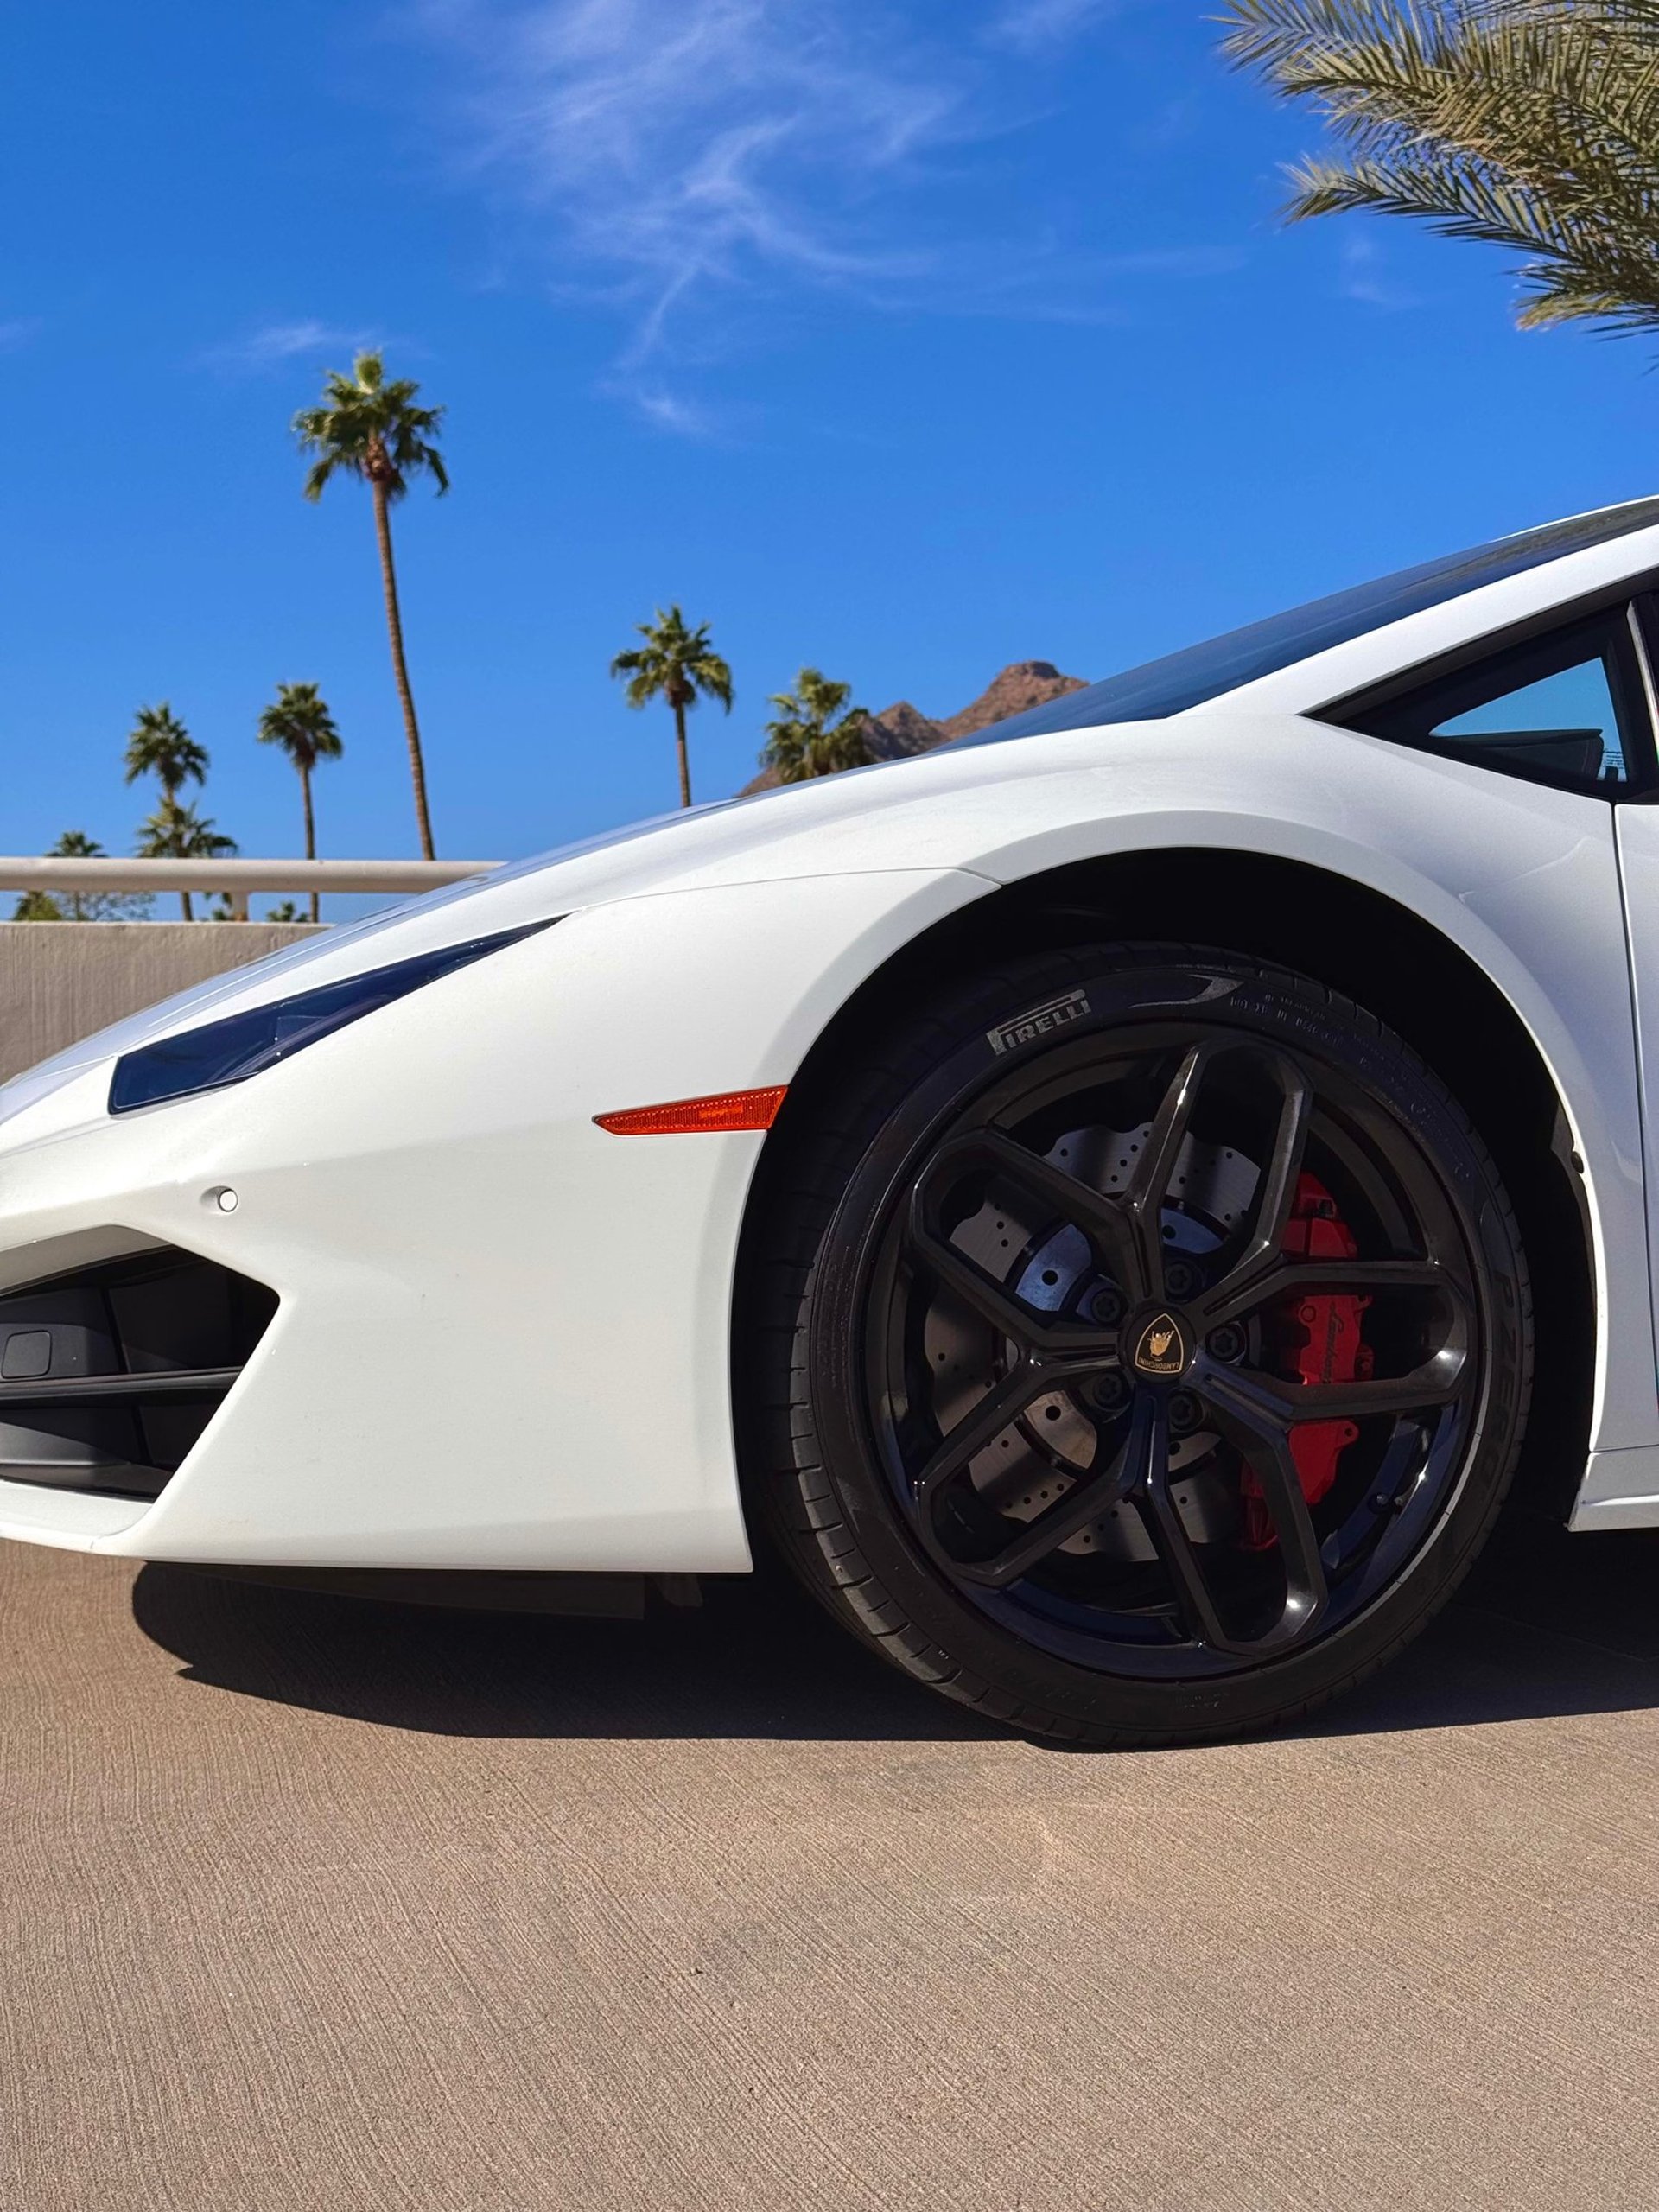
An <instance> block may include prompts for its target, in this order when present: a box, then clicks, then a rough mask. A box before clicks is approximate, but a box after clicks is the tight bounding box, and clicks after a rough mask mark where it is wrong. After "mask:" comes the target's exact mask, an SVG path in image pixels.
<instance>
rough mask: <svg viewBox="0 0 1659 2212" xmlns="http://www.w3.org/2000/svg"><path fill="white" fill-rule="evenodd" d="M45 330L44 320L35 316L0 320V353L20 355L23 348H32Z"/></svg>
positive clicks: (18, 316) (10, 317) (15, 316)
mask: <svg viewBox="0 0 1659 2212" xmlns="http://www.w3.org/2000/svg"><path fill="white" fill-rule="evenodd" d="M45 328H46V323H45V321H44V320H43V319H42V317H41V316H40V315H9V316H5V317H3V318H0V353H21V352H22V349H23V347H24V346H32V345H33V344H34V342H35V340H36V339H37V338H38V337H39V336H40V334H41V332H42V331H43V330H44V329H45Z"/></svg>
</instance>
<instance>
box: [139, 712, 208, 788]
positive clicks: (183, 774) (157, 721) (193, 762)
mask: <svg viewBox="0 0 1659 2212" xmlns="http://www.w3.org/2000/svg"><path fill="white" fill-rule="evenodd" d="M125 767H126V779H127V781H128V782H129V783H130V784H136V783H137V780H138V779H139V777H140V776H154V777H155V779H156V782H157V783H158V784H160V785H161V787H162V799H163V800H164V801H171V800H174V799H176V798H177V797H178V795H179V793H180V792H181V791H182V790H183V789H184V786H185V785H187V784H189V783H196V784H200V783H205V782H206V781H207V751H206V749H205V748H204V747H201V746H200V745H198V744H197V743H196V741H195V739H194V737H192V736H191V734H190V733H189V731H188V729H186V728H185V726H184V724H183V723H182V722H181V721H180V720H179V718H178V716H177V715H175V713H174V711H173V709H172V708H171V707H170V706H169V705H168V702H167V701H166V700H165V699H163V700H162V703H161V705H160V706H159V707H140V708H139V709H138V712H137V715H135V716H134V718H133V725H132V729H131V731H130V734H129V735H128V738H127V751H126V760H125Z"/></svg>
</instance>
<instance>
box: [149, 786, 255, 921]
mask: <svg viewBox="0 0 1659 2212" xmlns="http://www.w3.org/2000/svg"><path fill="white" fill-rule="evenodd" d="M134 850H135V851H136V852H137V855H138V857H139V859H140V860H144V861H218V860H224V859H226V858H227V857H228V856H229V855H231V854H232V853H233V852H234V851H235V850H236V840H235V838H234V837H223V836H220V835H219V831H218V830H217V829H215V828H214V827H213V823H211V822H209V821H207V819H206V818H205V817H203V816H201V815H200V814H198V813H197V812H196V810H195V809H194V806H181V805H180V804H179V803H178V801H177V800H176V799H175V798H164V799H163V800H162V803H161V804H160V805H159V806H158V807H157V808H156V811H155V813H154V814H152V815H151V816H150V817H149V820H148V821H147V822H144V823H141V824H140V825H139V829H138V842H137V845H136V846H135V847H134ZM179 903H180V905H181V906H182V908H183V910H184V918H185V920H186V921H187V922H190V921H194V919H195V916H194V913H193V912H191V907H190V893H188V891H181V892H180V893H179Z"/></svg>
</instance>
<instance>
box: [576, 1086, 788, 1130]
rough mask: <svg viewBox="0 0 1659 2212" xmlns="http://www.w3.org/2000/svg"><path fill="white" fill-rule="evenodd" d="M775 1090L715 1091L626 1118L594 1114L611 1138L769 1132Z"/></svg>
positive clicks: (638, 1109)
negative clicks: (715, 1131) (724, 1131)
mask: <svg viewBox="0 0 1659 2212" xmlns="http://www.w3.org/2000/svg"><path fill="white" fill-rule="evenodd" d="M785 1087H786V1086H785V1085H784V1084H779V1086H778V1088H777V1089H776V1090H717V1091H716V1092H715V1094H714V1096H712V1097H711V1098H677V1099H676V1100H674V1101H673V1103H671V1104H670V1105H667V1106H635V1107H632V1108H631V1109H629V1111H628V1112H626V1114H595V1115H594V1120H595V1121H596V1122H598V1123H599V1126H600V1128H601V1129H608V1130H609V1131H610V1133H611V1135H613V1137H665V1136H676V1135H679V1136H688V1135H696V1134H698V1133H699V1132H701V1131H703V1130H709V1129H769V1128H771V1127H772V1123H773V1122H775V1121H776V1120H777V1118H778V1109H779V1107H780V1106H781V1105H782V1104H783V1103H784V1093H785Z"/></svg>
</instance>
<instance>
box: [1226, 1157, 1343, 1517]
mask: <svg viewBox="0 0 1659 2212" xmlns="http://www.w3.org/2000/svg"><path fill="white" fill-rule="evenodd" d="M1282 1249H1283V1252H1284V1255H1285V1257H1286V1258H1287V1260H1355V1259H1357V1258H1358V1256H1359V1246H1358V1244H1357V1243H1356V1242H1355V1240H1354V1234H1353V1231H1352V1230H1351V1229H1350V1228H1349V1226H1348V1224H1347V1223H1346V1222H1345V1221H1344V1219H1343V1217H1342V1216H1341V1214H1340V1213H1338V1211H1337V1202H1336V1200H1335V1199H1334V1198H1332V1195H1331V1193H1330V1192H1329V1191H1327V1190H1326V1189H1325V1185H1324V1184H1323V1183H1321V1182H1320V1180H1319V1177H1318V1176H1317V1175H1302V1176H1299V1177H1298V1178H1297V1182H1296V1203H1295V1205H1294V1206H1293V1207H1292V1209H1291V1214H1290V1219H1289V1221H1288V1223H1287V1224H1286V1228H1285V1241H1284V1244H1283V1247H1282ZM1370 1302H1371V1301H1370V1299H1369V1298H1361V1297H1358V1296H1355V1295H1348V1296H1339V1297H1338V1296H1332V1297H1319V1296H1314V1297H1310V1298H1300V1299H1298V1300H1297V1301H1296V1303H1295V1304H1294V1306H1281V1307H1279V1308H1278V1309H1277V1310H1276V1311H1274V1312H1273V1313H1268V1314H1264V1315H1263V1317H1262V1328H1263V1333H1264V1335H1265V1337H1266V1338H1267V1342H1266V1344H1265V1345H1264V1347H1263V1349H1264V1351H1266V1353H1267V1355H1268V1358H1269V1359H1271V1360H1272V1361H1273V1362H1274V1364H1275V1365H1276V1366H1278V1367H1279V1368H1280V1369H1281V1371H1282V1372H1283V1373H1284V1374H1286V1375H1287V1376H1293V1377H1294V1378H1295V1379H1297V1380H1299V1381H1300V1382H1303V1383H1353V1382H1363V1381H1365V1380H1367V1379H1369V1377H1370V1374H1371V1370H1372V1367H1373V1365H1374V1358H1373V1355H1372V1352H1371V1348H1370V1345H1369V1344H1363V1343H1362V1342H1361V1341H1360V1325H1361V1321H1362V1319H1363V1315H1364V1312H1365V1309H1366V1307H1367V1306H1369V1305H1370ZM1358 1434H1359V1431H1358V1430H1357V1428H1356V1427H1355V1426H1354V1424H1353V1422H1352V1421H1300V1422H1299V1423H1298V1424H1297V1426H1296V1427H1294V1428H1293V1429H1292V1431H1291V1433H1290V1452H1291V1457H1292V1459H1294V1461H1295V1462H1296V1472H1297V1474H1298V1476H1299V1477H1300V1479H1301V1485H1302V1496H1303V1497H1305V1498H1306V1500H1307V1502H1308V1503H1309V1504H1310V1505H1317V1504H1318V1503H1319V1500H1320V1499H1321V1498H1322V1497H1325V1495H1326V1493H1327V1492H1328V1491H1330V1489H1331V1488H1332V1484H1334V1483H1335V1481H1336V1479H1337V1469H1338V1462H1339V1461H1340V1459H1341V1458H1342V1455H1343V1453H1344V1452H1345V1451H1346V1450H1347V1448H1348V1446H1350V1445H1351V1443H1352V1442H1353V1441H1354V1440H1355V1438H1356V1437H1357V1435H1358ZM1239 1492H1240V1496H1241V1497H1242V1499H1243V1506H1244V1526H1243V1533H1242V1535H1241V1538H1240V1541H1241V1542H1242V1543H1243V1546H1244V1548H1245V1549H1246V1550H1247V1551H1257V1552H1261V1551H1268V1550H1271V1548H1272V1547H1273V1546H1274V1544H1275V1543H1276V1542H1277V1541H1278V1537H1277V1535H1276V1533H1275V1531H1274V1525H1273V1519H1272V1516H1271V1515H1270V1514H1269V1513H1268V1506H1267V1500H1266V1499H1265V1498H1264V1497H1262V1488H1261V1484H1259V1483H1258V1482H1257V1481H1256V1478H1255V1475H1254V1474H1253V1473H1252V1471H1250V1469H1249V1467H1246V1468H1245V1470H1244V1471H1243V1478H1242V1480H1241V1482H1240V1484H1239Z"/></svg>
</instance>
